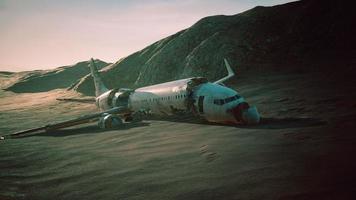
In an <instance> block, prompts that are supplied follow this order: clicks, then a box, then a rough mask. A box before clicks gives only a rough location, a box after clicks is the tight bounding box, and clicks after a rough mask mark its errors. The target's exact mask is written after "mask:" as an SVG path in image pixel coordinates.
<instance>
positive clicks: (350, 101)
mask: <svg viewBox="0 0 356 200" xmlns="http://www.w3.org/2000/svg"><path fill="white" fill-rule="evenodd" d="M345 77H347V76H346V75H345V74H341V75H336V74H334V73H332V72H330V73H324V74H322V75H321V74H316V72H314V73H313V72H310V73H302V72H300V73H295V72H294V73H284V74H283V73H280V72H278V73H277V72H269V73H268V74H266V73H262V72H260V73H258V72H254V73H252V72H251V73H250V74H249V73H245V74H241V75H239V76H238V77H237V78H236V79H234V80H233V81H232V82H230V83H228V85H229V86H232V87H233V88H235V89H237V90H238V91H239V92H240V93H241V94H242V95H243V96H244V97H245V98H246V99H247V100H248V101H249V102H250V103H251V104H255V105H256V106H257V107H258V109H259V110H260V112H261V114H262V116H263V120H262V122H261V124H259V125H256V126H223V125H218V124H209V123H205V122H203V121H201V120H199V119H195V118H185V117H177V118H174V117H167V118H164V117H160V118H159V117H147V118H145V119H142V120H136V121H135V122H134V123H131V124H126V125H124V126H123V127H121V128H118V129H115V130H100V129H99V128H98V127H97V126H96V124H95V123H92V124H87V125H80V126H77V127H72V128H68V129H65V130H58V131H54V132H48V133H39V134H37V135H33V136H29V137H23V138H17V139H8V140H4V141H0V142H1V143H0V169H1V170H0V185H1V187H0V199H49V198H54V199H354V197H355V195H356V189H355V186H354V182H355V180H356V179H355V178H356V173H355V168H356V161H355V159H354V155H355V152H356V144H355V143H356V135H355V134H354V133H355V131H354V130H355V126H356V125H355V120H356V112H355V110H356V109H355V108H356V104H355V99H356V98H355V97H356V92H355V91H356V90H355V89H356V88H355V87H356V84H354V82H355V81H354V80H353V79H352V78H351V79H348V78H345ZM341 80H342V81H341ZM5 81H9V78H2V79H1V84H3V83H5ZM72 97H76V98H80V97H81V95H80V94H78V93H76V92H73V91H67V90H64V89H58V90H52V91H49V92H42V93H22V94H15V93H12V92H9V91H1V92H0V119H1V120H0V132H1V135H4V134H9V133H11V132H15V131H18V130H23V129H28V128H34V127H37V126H42V125H45V124H47V123H53V122H59V121H62V120H66V119H71V118H74V117H76V116H79V115H82V114H88V113H92V112H96V111H97V110H96V108H95V106H94V105H93V104H91V103H81V102H68V101H58V100H56V99H57V98H72Z"/></svg>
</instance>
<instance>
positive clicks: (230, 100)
mask: <svg viewBox="0 0 356 200" xmlns="http://www.w3.org/2000/svg"><path fill="white" fill-rule="evenodd" d="M240 98H241V96H240V95H238V94H236V95H235V96H232V97H227V98H225V99H214V104H216V105H224V104H226V103H230V102H232V101H235V100H237V99H240Z"/></svg>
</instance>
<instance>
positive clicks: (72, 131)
mask: <svg viewBox="0 0 356 200" xmlns="http://www.w3.org/2000/svg"><path fill="white" fill-rule="evenodd" d="M149 125H150V123H147V122H142V121H139V122H135V123H125V124H123V125H121V126H120V127H116V128H111V129H101V128H99V126H98V125H97V124H91V125H86V126H81V127H73V128H66V129H59V130H52V131H47V132H42V133H38V134H36V136H50V137H65V136H71V135H81V134H94V133H104V132H108V131H113V130H128V129H132V128H137V127H144V126H149ZM30 136H33V135H28V136H22V137H30Z"/></svg>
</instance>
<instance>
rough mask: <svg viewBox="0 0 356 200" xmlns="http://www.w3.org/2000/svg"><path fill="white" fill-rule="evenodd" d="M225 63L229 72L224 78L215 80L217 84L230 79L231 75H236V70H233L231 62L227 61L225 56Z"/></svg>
mask: <svg viewBox="0 0 356 200" xmlns="http://www.w3.org/2000/svg"><path fill="white" fill-rule="evenodd" d="M224 63H225V67H226V70H227V73H228V74H227V76H225V77H224V78H222V79H220V80H217V81H215V82H214V83H215V84H223V82H224V81H226V80H228V79H230V78H231V77H233V76H235V73H234V71H232V69H231V67H230V64H229V62H227V60H226V59H225V58H224Z"/></svg>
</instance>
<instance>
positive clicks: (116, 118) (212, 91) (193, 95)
mask: <svg viewBox="0 0 356 200" xmlns="http://www.w3.org/2000/svg"><path fill="white" fill-rule="evenodd" d="M224 63H225V67H226V69H227V72H228V75H227V76H226V77H224V78H222V79H220V80H218V81H215V82H209V81H208V80H207V79H206V78H204V77H192V78H187V79H181V80H176V81H171V82H166V83H161V84H157V85H151V86H147V87H142V88H138V89H135V90H133V89H125V88H121V89H112V90H109V89H108V88H107V87H106V86H105V85H104V83H103V81H102V80H101V77H100V74H99V72H98V69H97V67H96V65H95V61H94V60H93V59H91V64H90V65H89V67H90V71H91V75H92V77H93V79H94V85H95V94H96V106H97V107H98V108H99V109H100V112H98V113H94V114H90V115H84V116H81V117H78V118H76V119H73V120H68V121H64V122H60V123H56V124H49V125H46V126H43V127H39V128H35V129H29V130H25V131H20V132H16V133H13V134H10V135H7V136H6V137H16V136H22V135H24V134H28V133H32V132H37V131H41V130H45V131H51V130H57V129H61V128H66V127H70V126H74V125H78V124H83V123H88V122H92V121H93V120H97V119H99V123H98V125H99V127H100V128H114V127H118V126H120V125H121V124H123V123H128V122H131V121H132V120H133V114H135V113H139V112H142V113H153V114H157V115H174V114H179V113H183V112H184V113H186V112H189V113H192V114H193V115H195V116H197V117H201V118H204V119H205V120H207V121H209V122H215V123H222V124H247V125H249V124H257V123H259V121H260V115H259V113H258V111H257V108H256V107H255V106H250V105H249V104H248V103H247V102H246V101H245V99H244V98H243V97H242V96H241V95H240V94H239V93H238V92H236V91H235V90H233V89H231V88H228V87H226V86H225V85H224V84H223V82H225V81H226V80H228V79H230V78H231V77H233V76H234V75H235V74H234V72H233V71H232V69H231V67H230V65H229V63H228V61H227V60H226V59H224ZM1 139H5V137H2V138H1Z"/></svg>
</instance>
